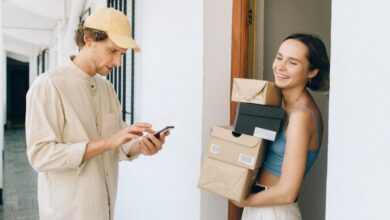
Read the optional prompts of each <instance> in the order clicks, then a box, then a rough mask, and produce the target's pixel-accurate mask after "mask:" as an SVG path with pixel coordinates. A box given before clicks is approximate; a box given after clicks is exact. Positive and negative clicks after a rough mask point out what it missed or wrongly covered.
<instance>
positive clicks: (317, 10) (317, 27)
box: [257, 0, 332, 220]
mask: <svg viewBox="0 0 390 220" xmlns="http://www.w3.org/2000/svg"><path fill="white" fill-rule="evenodd" d="M259 6H260V5H259ZM258 11H260V9H259V8H258ZM264 13H265V14H264V47H263V48H261V47H258V48H257V50H258V51H261V50H264V60H263V61H264V63H260V64H259V65H258V67H259V69H258V72H259V73H260V74H259V75H261V72H262V71H264V79H267V80H272V81H273V80H274V77H273V73H272V63H273V60H274V59H275V55H276V52H277V50H278V48H279V45H280V43H281V41H282V40H283V39H284V38H285V37H287V36H288V35H290V34H292V33H296V32H303V33H313V34H316V35H318V36H320V37H321V39H322V40H323V41H324V43H325V45H326V46H327V48H328V54H329V53H330V51H329V48H330V22H331V0H326V1H324V0H322V1H318V0H317V1H312V0H294V1H291V0H290V1H287V0H272V1H265V3H264ZM258 37H259V38H260V37H261V35H259V36H258ZM259 46H260V45H259ZM261 64H264V70H263V69H261V68H262V65H261ZM331 77H332V73H331ZM311 94H312V95H313V96H314V99H315V101H316V103H317V104H318V106H319V108H320V110H321V113H322V118H323V121H324V133H323V139H322V144H321V150H320V154H319V157H318V159H317V161H316V162H315V163H314V166H313V168H312V169H311V171H310V172H309V173H308V175H307V176H306V177H305V180H304V183H303V186H302V189H301V193H300V195H299V199H298V204H299V206H300V207H301V212H302V216H303V219H316V220H322V219H325V209H326V175H327V151H328V96H326V95H325V94H323V93H318V92H311Z"/></svg>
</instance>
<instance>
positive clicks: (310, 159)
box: [263, 108, 322, 176]
mask: <svg viewBox="0 0 390 220" xmlns="http://www.w3.org/2000/svg"><path fill="white" fill-rule="evenodd" d="M305 109H306V108H305ZM307 110H309V111H310V112H311V114H312V116H313V118H314V121H315V125H316V129H317V140H318V147H317V150H309V151H308V153H307V161H306V168H305V175H306V174H307V173H308V172H309V170H310V168H311V167H312V165H313V163H314V161H315V160H316V159H317V156H318V152H319V150H320V134H321V132H322V131H320V126H319V120H318V118H317V116H316V115H315V113H314V112H313V111H312V110H311V109H309V108H307ZM286 125H287V123H286ZM286 125H285V126H283V128H282V129H280V131H279V132H278V134H277V135H276V138H275V141H273V142H269V143H268V146H267V151H266V154H265V158H264V162H263V169H265V170H267V171H268V172H270V173H272V174H273V175H275V176H280V175H281V172H282V164H283V159H284V152H285V150H286V136H285V129H286Z"/></svg>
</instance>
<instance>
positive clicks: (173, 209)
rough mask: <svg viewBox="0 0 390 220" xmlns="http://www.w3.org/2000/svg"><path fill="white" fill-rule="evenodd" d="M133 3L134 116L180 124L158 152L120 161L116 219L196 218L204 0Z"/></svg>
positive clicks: (159, 123) (158, 123)
mask: <svg viewBox="0 0 390 220" xmlns="http://www.w3.org/2000/svg"><path fill="white" fill-rule="evenodd" d="M136 4H137V5H136V24H137V26H136V32H135V33H136V41H137V43H138V44H139V45H140V47H141V48H142V51H141V52H140V53H139V54H137V55H136V57H135V60H136V61H135V62H136V66H135V71H136V100H135V102H136V111H137V112H138V116H137V117H136V122H138V121H146V122H150V123H152V124H153V126H154V128H155V129H156V130H158V129H160V128H162V127H164V126H166V125H174V126H175V129H174V130H173V131H172V136H170V137H169V138H168V139H167V141H166V143H165V148H164V149H163V150H162V151H161V152H160V153H159V154H157V155H155V156H153V157H144V156H141V157H140V158H138V159H137V160H136V161H134V162H131V163H126V162H123V163H121V165H120V177H119V178H120V179H119V189H118V192H119V195H118V201H117V212H116V219H144V220H148V219H150V220H151V219H161V220H174V219H189V220H191V219H194V220H195V219H196V220H198V219H200V191H199V190H198V189H197V188H196V184H197V177H198V174H199V170H200V159H201V157H200V155H201V150H202V115H203V110H202V106H203V2H202V1H191V0H185V1H179V0H169V1H157V0H151V1H136Z"/></svg>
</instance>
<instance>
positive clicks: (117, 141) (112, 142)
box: [106, 123, 153, 149]
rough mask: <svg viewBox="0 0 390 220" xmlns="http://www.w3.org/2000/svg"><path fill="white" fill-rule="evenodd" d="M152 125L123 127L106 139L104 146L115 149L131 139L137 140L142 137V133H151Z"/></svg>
mask: <svg viewBox="0 0 390 220" xmlns="http://www.w3.org/2000/svg"><path fill="white" fill-rule="evenodd" d="M151 127H152V125H151V124H148V123H136V124H133V125H131V126H128V127H125V128H123V129H122V130H120V131H118V132H117V133H115V134H114V135H112V136H111V137H109V138H107V139H106V146H107V147H108V148H109V149H115V148H117V147H119V146H121V145H122V144H125V143H127V142H129V141H130V140H131V139H133V138H138V137H140V136H142V135H143V132H153V130H152V128H151Z"/></svg>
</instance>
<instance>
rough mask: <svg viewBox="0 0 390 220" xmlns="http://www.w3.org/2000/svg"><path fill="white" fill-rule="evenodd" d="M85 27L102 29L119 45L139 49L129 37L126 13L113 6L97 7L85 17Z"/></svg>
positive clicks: (129, 31)
mask: <svg viewBox="0 0 390 220" xmlns="http://www.w3.org/2000/svg"><path fill="white" fill-rule="evenodd" d="M84 26H85V27H89V28H93V29H96V30H100V31H104V32H106V33H107V35H108V37H109V38H110V39H111V40H112V41H113V42H114V43H115V44H116V45H117V46H119V47H122V48H131V49H133V50H134V51H136V52H139V51H141V48H140V47H139V46H138V45H137V43H136V42H135V41H134V39H133V38H132V37H131V25H130V23H129V20H128V19H127V17H126V15H125V14H123V13H122V12H120V11H118V10H115V9H113V8H101V9H97V10H95V11H94V12H92V14H91V15H90V16H88V17H87V19H85V22H84Z"/></svg>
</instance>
